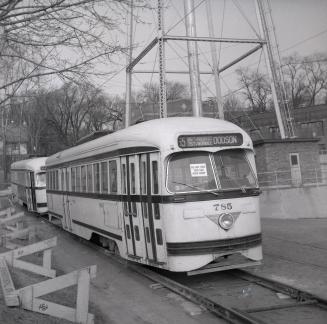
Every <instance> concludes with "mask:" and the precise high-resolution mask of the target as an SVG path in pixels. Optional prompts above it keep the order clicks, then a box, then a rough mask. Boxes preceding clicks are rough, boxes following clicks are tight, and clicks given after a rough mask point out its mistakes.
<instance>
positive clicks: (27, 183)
mask: <svg viewBox="0 0 327 324" xmlns="http://www.w3.org/2000/svg"><path fill="white" fill-rule="evenodd" d="M45 160H46V158H45V157H39V158H33V159H28V160H21V161H17V162H14V163H12V164H11V166H10V174H11V189H12V195H13V198H14V201H17V202H18V203H19V204H21V205H24V206H26V207H27V209H28V210H29V211H33V212H36V213H39V214H44V213H46V212H47V211H48V206H47V195H46V183H45V181H46V176H45Z"/></svg>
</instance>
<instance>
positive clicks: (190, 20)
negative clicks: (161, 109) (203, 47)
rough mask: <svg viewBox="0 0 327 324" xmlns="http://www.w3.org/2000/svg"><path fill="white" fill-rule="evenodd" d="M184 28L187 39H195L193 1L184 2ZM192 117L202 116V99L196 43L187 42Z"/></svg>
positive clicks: (186, 0) (185, 0)
mask: <svg viewBox="0 0 327 324" xmlns="http://www.w3.org/2000/svg"><path fill="white" fill-rule="evenodd" d="M184 12H185V26H186V35H187V37H195V38H196V22H195V13H194V0H184ZM187 52H188V64H189V73H190V85H191V98H192V109H193V116H194V117H200V116H202V98H201V85H200V73H199V57H198V56H199V53H198V45H197V42H196V41H190V40H188V41H187Z"/></svg>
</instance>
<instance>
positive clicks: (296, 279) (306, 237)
mask: <svg viewBox="0 0 327 324" xmlns="http://www.w3.org/2000/svg"><path fill="white" fill-rule="evenodd" d="M262 234H263V256H264V264H263V266H261V267H260V268H257V269H255V272H258V273H259V274H261V275H264V276H267V277H269V278H272V279H276V280H278V281H283V282H285V283H287V284H290V285H292V286H295V287H297V288H300V289H303V290H306V291H308V292H310V293H312V294H315V295H317V296H319V297H321V298H324V299H326V300H327V218H317V219H282V220H281V219H263V220H262Z"/></svg>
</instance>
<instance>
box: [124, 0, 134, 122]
mask: <svg viewBox="0 0 327 324" xmlns="http://www.w3.org/2000/svg"><path fill="white" fill-rule="evenodd" d="M133 9H134V0H131V2H130V21H129V28H128V29H127V30H128V33H127V43H128V57H127V63H128V66H129V65H131V63H132V61H133V31H134V30H133V29H134V26H133V25H134V24H133V20H134V17H133V15H134V10H133ZM131 96H132V70H131V69H128V68H127V69H126V105H125V127H128V126H129V125H130V120H131V117H130V114H131Z"/></svg>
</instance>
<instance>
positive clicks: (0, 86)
mask: <svg viewBox="0 0 327 324" xmlns="http://www.w3.org/2000/svg"><path fill="white" fill-rule="evenodd" d="M145 2H146V0H136V1H134V3H135V5H139V6H144V5H145ZM128 3H129V1H128V0H42V1H41V0H29V1H26V0H11V1H1V3H0V67H1V68H2V69H1V70H2V72H4V73H2V76H1V78H0V92H1V93H0V95H1V98H0V104H1V102H4V101H5V100H7V99H8V98H9V97H10V96H13V95H14V94H15V93H16V92H17V91H18V90H19V88H20V87H21V86H22V84H24V83H25V82H26V80H36V79H38V78H40V77H47V76H49V75H53V74H56V75H58V76H59V77H60V78H63V79H68V80H74V79H78V80H80V79H85V78H86V77H87V76H88V75H90V74H97V75H103V74H104V72H103V70H102V71H99V70H96V68H95V67H96V66H99V64H100V63H101V62H102V63H105V64H108V62H109V61H110V60H111V58H112V54H114V53H120V52H124V48H123V47H122V46H121V44H120V43H119V41H118V39H119V37H115V35H113V34H112V33H113V31H116V32H118V33H119V32H120V31H121V30H120V27H119V25H121V24H122V22H124V19H125V18H126V10H128V9H127V8H128V6H126V4H128ZM117 36H118V35H117ZM114 38H116V39H117V41H112V40H110V41H109V39H114ZM3 67H6V68H5V70H4V69H3Z"/></svg>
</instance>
